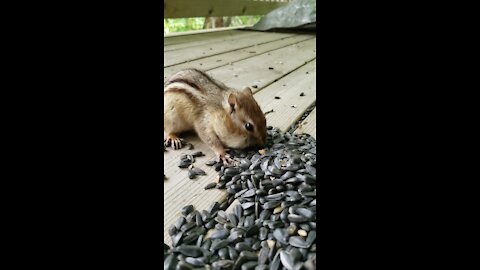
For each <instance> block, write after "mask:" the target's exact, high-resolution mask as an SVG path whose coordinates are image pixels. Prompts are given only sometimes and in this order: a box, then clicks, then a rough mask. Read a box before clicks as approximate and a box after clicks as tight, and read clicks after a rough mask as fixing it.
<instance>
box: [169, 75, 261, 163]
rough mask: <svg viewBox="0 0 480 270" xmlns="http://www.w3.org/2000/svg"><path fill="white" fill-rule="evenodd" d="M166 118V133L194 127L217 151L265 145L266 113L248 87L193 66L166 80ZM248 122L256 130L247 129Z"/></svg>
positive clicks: (218, 152)
mask: <svg viewBox="0 0 480 270" xmlns="http://www.w3.org/2000/svg"><path fill="white" fill-rule="evenodd" d="M174 84H175V85H174ZM182 84H183V85H184V88H185V89H183V88H181V87H179V86H180V85H182ZM164 121H165V122H164V123H165V124H164V132H165V133H166V134H178V133H181V132H184V131H189V130H194V131H195V132H196V133H197V134H198V136H199V137H200V138H201V139H202V140H203V141H204V142H205V143H206V144H208V145H209V146H210V147H211V148H212V149H213V150H214V151H215V152H216V153H217V154H221V153H224V147H229V148H246V147H249V146H254V145H263V144H264V143H265V138H266V121H265V116H264V114H263V112H262V110H261V109H260V107H259V106H258V103H257V102H256V101H255V99H254V97H253V95H252V92H251V90H250V89H249V88H246V89H244V90H242V91H238V90H234V89H231V88H229V87H227V86H226V85H224V84H223V83H221V82H218V81H216V80H214V79H212V78H210V77H209V76H208V75H206V74H205V73H204V72H201V71H198V70H194V69H189V70H183V71H180V72H179V73H177V74H175V75H173V76H172V77H171V78H170V79H169V80H168V81H167V82H166V83H165V88H164ZM247 122H249V123H251V124H252V125H253V126H254V130H253V132H250V131H248V130H246V128H245V124H246V123H247Z"/></svg>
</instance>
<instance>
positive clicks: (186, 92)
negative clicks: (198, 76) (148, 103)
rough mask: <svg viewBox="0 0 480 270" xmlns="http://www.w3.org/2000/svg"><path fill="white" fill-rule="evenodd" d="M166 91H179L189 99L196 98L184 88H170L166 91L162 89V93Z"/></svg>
mask: <svg viewBox="0 0 480 270" xmlns="http://www.w3.org/2000/svg"><path fill="white" fill-rule="evenodd" d="M166 93H180V94H185V95H187V96H188V97H189V98H190V99H197V98H196V97H195V96H194V95H193V94H192V93H190V92H188V91H187V90H185V89H182V88H170V89H168V90H167V91H164V92H163V94H164V95H165V94H166Z"/></svg>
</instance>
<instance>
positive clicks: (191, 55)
mask: <svg viewBox="0 0 480 270" xmlns="http://www.w3.org/2000/svg"><path fill="white" fill-rule="evenodd" d="M289 36H291V34H280V33H268V34H265V35H261V36H259V37H258V38H256V39H248V38H247V39H240V40H234V41H226V42H222V43H218V44H208V45H202V46H198V47H195V48H185V49H181V50H176V51H170V52H164V54H163V62H164V63H163V66H164V67H169V66H173V65H177V64H182V63H186V62H189V61H192V60H196V59H200V58H205V57H208V56H213V55H217V54H221V53H225V52H230V51H235V50H239V49H243V48H248V47H251V46H252V45H255V44H260V43H264V42H268V41H273V40H278V39H281V38H285V37H289Z"/></svg>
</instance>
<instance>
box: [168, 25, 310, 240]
mask: <svg viewBox="0 0 480 270" xmlns="http://www.w3.org/2000/svg"><path fill="white" fill-rule="evenodd" d="M164 41H165V47H164V53H163V56H164V81H165V80H166V79H167V78H168V77H169V76H170V75H172V74H173V73H175V72H176V71H178V70H181V69H184V68H191V67H193V68H198V69H202V70H205V71H207V73H208V74H210V75H212V76H214V77H215V78H216V79H218V80H221V81H223V82H224V83H226V84H227V85H229V86H231V87H236V88H242V87H245V86H251V87H252V90H254V93H255V94H254V95H255V98H256V99H257V101H258V103H259V105H260V107H261V108H262V110H263V111H264V112H267V111H270V110H272V109H273V110H274V112H273V113H270V114H268V115H267V116H266V118H267V125H270V126H274V127H279V128H280V129H281V130H283V131H287V130H289V129H290V128H291V126H292V125H293V124H295V123H296V122H297V121H298V120H299V119H300V118H301V117H302V116H303V114H304V113H305V112H306V111H307V110H308V109H309V108H311V107H312V106H315V104H316V92H315V90H316V77H315V76H316V37H315V36H314V35H307V34H292V33H289V34H285V33H263V32H252V31H245V30H230V31H219V32H212V33H202V34H193V35H185V36H174V37H167V38H164ZM271 68H273V69H271ZM301 93H304V94H305V96H303V97H300V94H301ZM276 96H278V97H280V99H275V97H276ZM315 120H316V109H314V110H313V111H312V112H311V113H310V115H309V116H308V117H307V118H306V119H305V120H304V121H303V122H302V124H301V125H299V127H298V128H297V130H296V131H295V132H300V133H309V134H311V135H312V136H316V126H315ZM185 138H186V139H187V140H188V141H189V142H191V143H192V144H193V145H194V146H195V151H198V150H200V151H203V152H204V153H205V154H206V156H205V157H200V158H197V160H196V162H195V166H196V167H199V168H201V169H203V170H205V171H206V172H207V174H208V175H207V176H202V177H198V178H197V179H196V180H190V179H189V178H188V176H187V171H186V170H185V169H180V168H178V167H177V164H178V162H179V160H180V156H181V155H182V154H186V153H191V152H192V150H187V149H185V148H184V149H182V150H179V151H173V150H169V151H168V152H166V153H165V154H164V158H165V159H164V165H165V175H166V176H167V178H168V180H165V181H164V188H165V189H164V210H165V214H164V224H165V227H164V242H165V243H167V244H169V245H170V244H171V240H170V236H169V235H168V227H169V226H170V225H172V224H173V223H174V222H175V221H176V219H177V218H178V217H180V216H181V214H180V208H181V207H183V206H185V205H188V204H192V205H193V206H194V207H195V208H196V209H198V210H203V209H206V208H207V207H208V206H209V205H210V204H211V203H212V202H214V201H222V200H224V199H225V198H226V197H227V193H226V192H225V191H224V190H217V189H211V190H204V187H205V185H207V184H208V183H210V182H213V181H215V177H216V176H217V173H216V172H215V171H214V170H213V169H212V168H211V167H208V166H206V165H204V164H205V162H206V161H208V160H211V159H212V158H214V154H213V152H212V151H211V150H210V149H209V148H208V147H207V146H206V145H205V144H203V143H202V142H201V141H200V140H199V139H198V138H197V137H196V136H187V137H185Z"/></svg>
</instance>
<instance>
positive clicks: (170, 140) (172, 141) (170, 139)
mask: <svg viewBox="0 0 480 270" xmlns="http://www.w3.org/2000/svg"><path fill="white" fill-rule="evenodd" d="M165 146H171V147H172V148H173V150H178V149H180V148H182V140H181V139H180V138H179V137H177V136H176V135H175V134H169V135H168V136H167V138H166V139H165Z"/></svg>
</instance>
